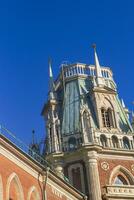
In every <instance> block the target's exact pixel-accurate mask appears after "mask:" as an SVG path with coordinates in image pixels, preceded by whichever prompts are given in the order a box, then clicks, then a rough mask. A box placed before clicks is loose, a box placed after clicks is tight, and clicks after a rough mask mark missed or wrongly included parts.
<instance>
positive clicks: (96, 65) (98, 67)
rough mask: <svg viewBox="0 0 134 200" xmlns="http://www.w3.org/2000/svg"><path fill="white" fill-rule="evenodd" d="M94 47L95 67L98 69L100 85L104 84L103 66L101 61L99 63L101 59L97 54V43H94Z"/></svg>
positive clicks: (97, 75)
mask: <svg viewBox="0 0 134 200" xmlns="http://www.w3.org/2000/svg"><path fill="white" fill-rule="evenodd" d="M92 47H93V49H94V60H95V69H96V77H97V83H98V85H103V84H104V83H103V80H102V79H103V76H102V73H101V67H100V63H99V59H98V56H97V52H96V44H93V45H92Z"/></svg>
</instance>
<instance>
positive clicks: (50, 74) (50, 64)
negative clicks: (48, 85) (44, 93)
mask: <svg viewBox="0 0 134 200" xmlns="http://www.w3.org/2000/svg"><path fill="white" fill-rule="evenodd" d="M48 65H49V77H50V78H53V73H52V60H51V58H49V59H48Z"/></svg>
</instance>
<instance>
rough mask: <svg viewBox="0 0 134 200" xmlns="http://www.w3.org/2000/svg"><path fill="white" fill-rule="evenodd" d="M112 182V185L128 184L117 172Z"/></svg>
mask: <svg viewBox="0 0 134 200" xmlns="http://www.w3.org/2000/svg"><path fill="white" fill-rule="evenodd" d="M113 184H114V185H128V182H127V180H126V179H125V178H124V177H123V176H122V175H120V174H119V175H118V176H116V178H115V180H114V183H113Z"/></svg>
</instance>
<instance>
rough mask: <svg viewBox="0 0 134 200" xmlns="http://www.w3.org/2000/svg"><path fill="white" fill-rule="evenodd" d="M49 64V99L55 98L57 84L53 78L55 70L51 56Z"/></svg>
mask: <svg viewBox="0 0 134 200" xmlns="http://www.w3.org/2000/svg"><path fill="white" fill-rule="evenodd" d="M48 66H49V99H54V98H55V94H54V91H55V84H54V80H53V72H52V60H51V58H49V60H48Z"/></svg>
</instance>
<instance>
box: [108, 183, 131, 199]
mask: <svg viewBox="0 0 134 200" xmlns="http://www.w3.org/2000/svg"><path fill="white" fill-rule="evenodd" d="M105 192H106V194H108V196H110V195H116V196H121V197H123V196H126V195H127V196H132V197H134V186H133V185H112V186H111V185H108V186H105Z"/></svg>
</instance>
